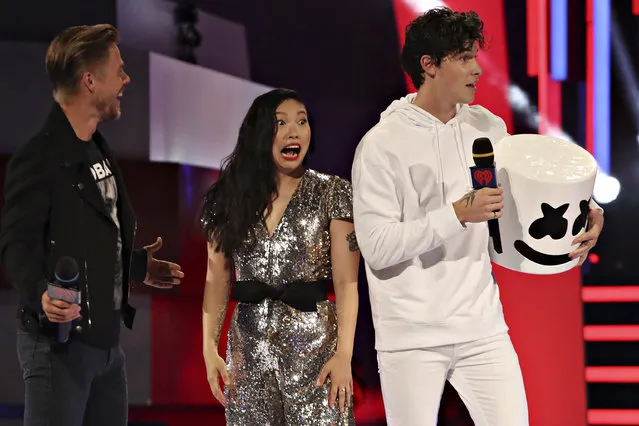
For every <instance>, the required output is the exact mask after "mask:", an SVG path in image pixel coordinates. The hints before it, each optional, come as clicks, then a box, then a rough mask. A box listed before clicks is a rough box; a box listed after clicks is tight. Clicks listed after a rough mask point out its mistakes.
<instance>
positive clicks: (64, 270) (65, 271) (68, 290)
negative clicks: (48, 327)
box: [47, 256, 81, 343]
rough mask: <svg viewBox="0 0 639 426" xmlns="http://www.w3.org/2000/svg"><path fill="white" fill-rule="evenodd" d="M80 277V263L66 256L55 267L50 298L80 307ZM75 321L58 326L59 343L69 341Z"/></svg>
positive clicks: (49, 286)
mask: <svg viewBox="0 0 639 426" xmlns="http://www.w3.org/2000/svg"><path fill="white" fill-rule="evenodd" d="M79 276H80V272H79V268H78V263H77V262H76V261H75V260H74V259H73V258H71V257H68V256H65V257H62V258H60V260H58V263H56V265H55V281H54V282H52V283H49V285H48V287H47V293H48V295H49V297H50V298H52V299H55V300H63V301H65V302H68V303H71V304H76V305H79V304H80V303H81V297H80V288H79V285H78V277H79ZM72 325H73V321H69V322H65V323H60V324H58V342H60V343H66V342H67V340H69V334H70V333H71V327H72Z"/></svg>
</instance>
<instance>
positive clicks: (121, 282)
mask: <svg viewBox="0 0 639 426" xmlns="http://www.w3.org/2000/svg"><path fill="white" fill-rule="evenodd" d="M118 42H119V35H118V32H117V30H116V29H115V28H114V27H112V26H110V25H95V26H79V27H72V28H68V29H66V30H64V31H62V33H60V34H59V35H58V36H57V37H56V38H55V39H54V40H53V41H52V42H51V44H50V46H49V48H48V50H47V56H46V69H47V73H48V75H49V78H50V80H51V82H52V84H53V94H54V99H55V102H54V105H53V108H52V110H51V113H50V114H49V117H48V119H47V121H46V123H45V125H44V127H43V128H42V130H41V131H40V132H39V133H38V134H36V135H35V136H34V137H33V138H32V139H31V140H29V141H28V142H27V143H26V144H25V145H23V146H21V147H20V148H19V149H18V150H17V151H16V152H15V153H14V155H13V157H12V158H11V160H10V162H9V164H8V166H7V171H6V181H5V188H4V196H5V204H4V207H3V211H2V233H1V235H0V260H1V262H2V269H3V271H4V273H5V276H6V278H7V280H8V281H9V282H10V283H11V284H12V285H13V286H14V287H16V288H17V289H18V291H19V292H20V307H19V320H20V321H19V324H20V325H19V331H18V356H19V359H20V363H21V366H22V370H23V377H24V382H25V393H26V395H25V419H24V424H25V425H26V426H39V425H42V426H44V425H64V426H81V425H85V426H95V425H109V426H126V424H127V406H128V403H127V389H126V373H125V367H124V354H123V353H122V349H121V348H120V345H119V333H120V322H123V323H124V324H125V325H126V326H127V327H128V328H131V327H132V324H133V317H134V314H135V310H134V308H132V307H131V306H130V305H129V302H128V296H129V282H130V281H137V282H143V283H145V284H147V285H152V286H155V287H160V288H167V287H171V286H173V285H177V284H179V283H180V280H181V278H182V277H183V276H184V275H183V273H182V272H181V271H180V267H179V265H176V264H173V263H170V262H165V261H160V260H156V259H155V258H154V257H153V253H155V252H156V251H157V250H159V249H160V247H161V246H162V240H161V239H160V238H158V239H157V241H156V242H155V243H154V244H152V245H149V246H146V247H145V248H144V249H140V250H134V249H133V242H134V239H135V231H136V227H137V224H136V219H135V213H134V211H133V208H132V206H131V203H130V200H129V198H128V196H127V193H126V189H125V186H124V182H123V180H122V175H121V172H120V169H119V168H118V165H117V163H116V161H115V158H114V157H113V155H112V153H111V151H110V150H109V147H108V146H107V144H106V141H105V140H104V138H103V137H102V136H101V135H100V133H99V132H98V131H97V125H98V123H99V122H101V121H106V120H114V119H117V118H119V116H120V101H119V99H118V98H119V97H120V96H121V95H122V93H123V92H124V89H125V87H126V85H127V84H128V83H129V82H130V81H131V80H130V78H129V76H128V75H127V74H126V73H125V72H124V63H123V62H122V58H121V57H120V52H119V49H118V47H117V45H118ZM65 256H68V257H71V258H73V259H74V260H75V261H76V262H77V264H78V266H79V275H78V284H79V289H80V295H81V297H80V299H81V301H80V303H79V304H70V303H67V302H64V301H62V300H58V299H57V298H55V297H54V298H51V297H50V294H49V292H48V291H47V289H48V287H49V283H50V282H52V281H53V280H54V271H55V267H56V264H57V263H58V261H59V260H60V259H61V258H63V257H65ZM52 294H53V293H52ZM62 323H71V325H72V327H71V333H70V338H69V340H68V341H67V342H66V343H63V342H61V341H60V340H61V339H60V338H57V337H56V335H57V330H58V327H60V324H62ZM62 340H64V339H62Z"/></svg>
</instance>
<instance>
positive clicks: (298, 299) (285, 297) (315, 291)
mask: <svg viewBox="0 0 639 426" xmlns="http://www.w3.org/2000/svg"><path fill="white" fill-rule="evenodd" d="M326 284H327V280H319V281H293V282H290V283H288V284H287V285H286V286H284V287H283V288H281V289H276V288H273V287H272V286H269V285H268V284H266V283H264V282H261V281H253V280H245V281H236V282H235V283H234V284H233V290H232V293H233V296H232V297H233V300H234V301H236V302H245V303H259V302H261V301H262V300H264V299H267V298H268V299H272V300H280V301H282V302H284V303H286V304H287V305H288V306H290V307H292V308H295V309H297V310H300V311H304V312H313V311H317V302H322V301H324V300H328V292H327V290H326Z"/></svg>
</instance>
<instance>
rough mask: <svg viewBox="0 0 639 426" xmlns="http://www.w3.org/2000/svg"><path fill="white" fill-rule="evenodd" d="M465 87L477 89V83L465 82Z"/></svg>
mask: <svg viewBox="0 0 639 426" xmlns="http://www.w3.org/2000/svg"><path fill="white" fill-rule="evenodd" d="M466 87H468V88H469V89H473V90H477V83H471V84H467V85H466Z"/></svg>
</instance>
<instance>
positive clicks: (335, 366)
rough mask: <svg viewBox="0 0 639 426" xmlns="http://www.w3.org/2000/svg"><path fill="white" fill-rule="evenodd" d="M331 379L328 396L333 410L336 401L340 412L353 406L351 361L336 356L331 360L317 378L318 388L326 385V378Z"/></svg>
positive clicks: (329, 404) (341, 356) (348, 358)
mask: <svg viewBox="0 0 639 426" xmlns="http://www.w3.org/2000/svg"><path fill="white" fill-rule="evenodd" d="M327 377H330V385H331V389H330V392H329V394H328V406H329V407H331V408H333V407H334V406H335V400H336V399H337V401H338V404H339V411H340V412H341V413H343V412H344V409H345V408H348V407H350V406H351V399H352V397H353V376H352V374H351V359H350V357H347V356H345V355H340V354H335V355H334V356H333V358H331V359H329V360H328V362H327V363H326V364H324V367H323V368H322V371H320V374H319V377H318V378H317V383H316V384H315V385H316V386H317V387H320V386H322V385H324V382H325V381H326V378H327Z"/></svg>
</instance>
